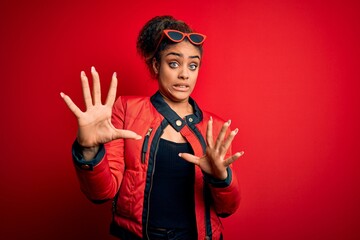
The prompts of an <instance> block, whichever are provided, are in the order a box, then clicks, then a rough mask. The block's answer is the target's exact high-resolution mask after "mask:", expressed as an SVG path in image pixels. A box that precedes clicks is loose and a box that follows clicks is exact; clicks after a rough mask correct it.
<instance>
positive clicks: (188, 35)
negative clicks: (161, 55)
mask: <svg viewBox="0 0 360 240" xmlns="http://www.w3.org/2000/svg"><path fill="white" fill-rule="evenodd" d="M169 32H176V33H179V34H181V35H182V37H181V39H179V40H177V39H173V38H172V37H171V36H170V35H169ZM191 35H198V36H201V37H202V38H203V39H202V40H201V41H200V42H194V41H193V40H192V39H191ZM164 36H166V37H167V38H168V39H170V40H171V41H173V42H176V43H179V42H181V41H183V40H184V39H185V37H187V38H188V40H189V41H190V42H191V43H192V44H194V45H201V44H203V43H204V41H205V39H206V35H204V34H201V33H184V32H181V31H178V30H173V29H165V30H163V34H162V35H161V38H160V40H159V42H158V44H157V46H156V48H155V51H154V54H155V53H156V51H157V50H158V48H159V46H160V43H161V41H162V40H163V39H164Z"/></svg>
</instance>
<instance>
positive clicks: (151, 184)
mask: <svg viewBox="0 0 360 240" xmlns="http://www.w3.org/2000/svg"><path fill="white" fill-rule="evenodd" d="M149 130H150V129H149ZM151 130H152V129H151ZM150 133H151V131H150ZM159 141H160V137H159V139H158V140H157V142H156V148H155V152H154V167H153V169H152V172H151V180H150V189H149V195H148V200H147V203H148V204H147V205H148V206H147V214H146V223H145V231H146V239H149V234H148V225H149V213H150V197H151V190H152V186H153V178H154V174H155V167H156V155H157V151H158V148H159Z"/></svg>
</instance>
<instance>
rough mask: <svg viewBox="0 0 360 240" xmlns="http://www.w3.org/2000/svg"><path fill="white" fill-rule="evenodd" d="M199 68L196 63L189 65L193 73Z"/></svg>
mask: <svg viewBox="0 0 360 240" xmlns="http://www.w3.org/2000/svg"><path fill="white" fill-rule="evenodd" d="M197 67H198V65H197V64H195V63H191V64H190V65H189V69H190V70H192V71H195V70H196V69H197Z"/></svg>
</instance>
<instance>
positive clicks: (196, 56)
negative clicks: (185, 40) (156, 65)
mask: <svg viewBox="0 0 360 240" xmlns="http://www.w3.org/2000/svg"><path fill="white" fill-rule="evenodd" d="M169 55H175V56H178V57H184V55H183V54H181V53H177V52H169V53H168V54H166V55H165V56H169ZM189 58H198V59H200V56H198V55H195V56H189Z"/></svg>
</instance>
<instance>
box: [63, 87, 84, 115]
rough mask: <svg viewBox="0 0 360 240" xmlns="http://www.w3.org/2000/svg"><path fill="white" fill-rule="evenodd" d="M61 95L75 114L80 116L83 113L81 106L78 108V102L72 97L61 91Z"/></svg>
mask: <svg viewBox="0 0 360 240" xmlns="http://www.w3.org/2000/svg"><path fill="white" fill-rule="evenodd" d="M60 96H61V97H62V99H64V101H65V103H66V105H67V106H68V108H69V109H70V110H71V111H72V112H73V114H74V115H75V116H76V117H77V118H79V117H80V115H81V114H82V113H83V112H82V111H81V110H80V108H78V107H77V106H76V104H75V103H74V102H73V101H72V100H71V98H70V97H69V96H68V95H66V94H65V93H63V92H61V93H60Z"/></svg>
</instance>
